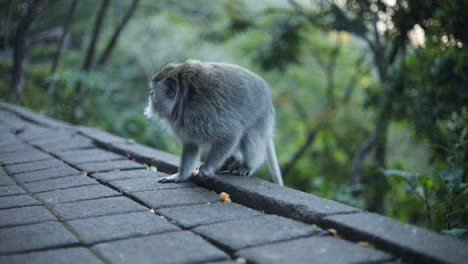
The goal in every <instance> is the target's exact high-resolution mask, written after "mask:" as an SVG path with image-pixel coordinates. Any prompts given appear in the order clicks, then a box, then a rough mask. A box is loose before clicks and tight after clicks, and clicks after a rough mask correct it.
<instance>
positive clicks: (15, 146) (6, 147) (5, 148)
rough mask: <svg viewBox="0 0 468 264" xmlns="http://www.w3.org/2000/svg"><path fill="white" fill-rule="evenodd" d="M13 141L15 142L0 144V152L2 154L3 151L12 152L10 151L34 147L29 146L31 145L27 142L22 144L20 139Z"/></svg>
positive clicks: (23, 150)
mask: <svg viewBox="0 0 468 264" xmlns="http://www.w3.org/2000/svg"><path fill="white" fill-rule="evenodd" d="M14 142H16V143H10V144H2V145H1V146H0V154H3V153H9V154H12V153H14V152H18V151H21V152H25V151H28V150H33V149H34V148H33V147H31V146H29V145H27V144H24V143H23V142H21V141H14Z"/></svg>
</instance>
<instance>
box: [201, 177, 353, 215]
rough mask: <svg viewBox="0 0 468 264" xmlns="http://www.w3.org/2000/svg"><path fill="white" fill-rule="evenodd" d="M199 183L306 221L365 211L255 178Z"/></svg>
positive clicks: (242, 201) (236, 199)
mask: <svg viewBox="0 0 468 264" xmlns="http://www.w3.org/2000/svg"><path fill="white" fill-rule="evenodd" d="M198 184H199V185H201V186H203V187H206V188H208V189H211V190H214V191H216V192H227V193H229V195H230V196H231V199H232V201H233V202H236V203H240V204H244V205H247V206H249V207H252V208H254V209H257V210H261V211H265V212H267V213H271V214H276V215H281V216H284V217H288V218H293V219H296V220H299V221H301V222H306V223H319V222H320V220H321V219H322V218H323V217H325V216H327V215H333V214H343V213H351V212H360V211H362V210H361V209H358V208H354V207H351V206H348V205H345V204H342V203H338V202H335V201H332V200H328V199H324V198H320V197H318V196H315V195H312V194H309V193H305V192H301V191H298V190H294V189H291V188H288V187H283V186H279V185H278V184H274V183H271V182H267V181H264V180H261V179H257V178H251V177H239V176H230V175H222V176H215V177H208V178H207V180H206V181H204V182H200V183H198Z"/></svg>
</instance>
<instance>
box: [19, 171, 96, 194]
mask: <svg viewBox="0 0 468 264" xmlns="http://www.w3.org/2000/svg"><path fill="white" fill-rule="evenodd" d="M93 184H99V183H98V182H97V181H96V180H94V179H91V178H89V177H86V176H83V175H75V176H68V177H61V178H54V179H48V180H42V181H35V182H28V183H24V186H25V187H26V188H27V189H28V190H29V191H30V192H32V193H39V192H47V191H54V190H61V189H67V188H71V187H80V186H86V185H93Z"/></svg>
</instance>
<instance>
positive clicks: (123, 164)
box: [76, 159, 145, 172]
mask: <svg viewBox="0 0 468 264" xmlns="http://www.w3.org/2000/svg"><path fill="white" fill-rule="evenodd" d="M76 167H78V168H79V169H81V170H83V171H86V172H101V171H110V170H123V169H142V168H145V166H144V165H143V164H140V163H137V162H134V161H130V160H125V159H124V160H114V161H108V162H95V163H83V164H77V165H76Z"/></svg>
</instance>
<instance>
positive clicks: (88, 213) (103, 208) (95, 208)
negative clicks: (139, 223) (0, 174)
mask: <svg viewBox="0 0 468 264" xmlns="http://www.w3.org/2000/svg"><path fill="white" fill-rule="evenodd" d="M0 201H1V200H0ZM50 207H51V208H52V210H54V212H55V213H56V214H57V215H59V216H60V219H62V220H65V221H67V220H72V219H79V218H88V217H96V216H104V215H112V214H122V213H131V212H138V211H148V208H146V207H144V206H142V205H140V204H138V203H136V202H134V201H132V200H131V199H129V198H127V197H124V196H116V197H109V198H102V199H96V200H86V201H79V202H72V203H61V204H51V205H50Z"/></svg>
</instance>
